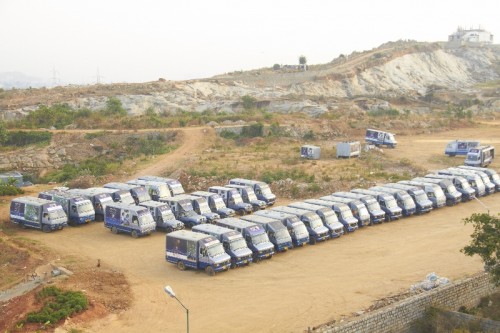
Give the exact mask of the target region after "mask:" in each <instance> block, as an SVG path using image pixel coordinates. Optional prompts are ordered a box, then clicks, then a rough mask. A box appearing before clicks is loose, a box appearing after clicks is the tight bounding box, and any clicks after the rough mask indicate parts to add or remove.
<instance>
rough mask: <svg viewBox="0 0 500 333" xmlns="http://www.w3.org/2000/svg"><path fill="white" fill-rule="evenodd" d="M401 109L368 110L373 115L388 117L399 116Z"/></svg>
mask: <svg viewBox="0 0 500 333" xmlns="http://www.w3.org/2000/svg"><path fill="white" fill-rule="evenodd" d="M399 114H400V113H399V111H398V110H396V109H387V110H385V109H381V110H376V111H370V112H368V115H369V116H371V117H383V116H388V117H397V116H399Z"/></svg>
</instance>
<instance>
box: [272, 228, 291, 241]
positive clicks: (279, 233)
mask: <svg viewBox="0 0 500 333" xmlns="http://www.w3.org/2000/svg"><path fill="white" fill-rule="evenodd" d="M274 235H275V237H276V239H278V240H281V239H289V238H290V234H289V233H288V231H287V230H286V229H280V230H278V231H276V233H275V234H274Z"/></svg>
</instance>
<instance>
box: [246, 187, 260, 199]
mask: <svg viewBox="0 0 500 333" xmlns="http://www.w3.org/2000/svg"><path fill="white" fill-rule="evenodd" d="M247 195H248V200H250V201H256V200H258V199H257V196H256V195H255V192H254V191H253V190H252V189H248V190H247Z"/></svg>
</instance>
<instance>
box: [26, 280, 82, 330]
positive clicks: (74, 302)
mask: <svg viewBox="0 0 500 333" xmlns="http://www.w3.org/2000/svg"><path fill="white" fill-rule="evenodd" d="M36 298H37V300H38V301H41V302H43V303H44V305H43V308H42V309H41V310H40V311H38V312H30V313H28V316H27V319H26V320H27V321H28V322H30V323H50V324H54V323H57V322H58V321H60V320H62V319H65V318H68V317H69V316H71V315H72V314H74V313H78V312H81V311H83V310H86V309H87V308H88V300H87V297H86V296H85V295H84V294H83V293H82V292H81V291H63V290H61V289H59V288H57V287H55V286H50V287H45V288H43V289H42V290H41V291H40V292H39V293H38V294H37V295H36Z"/></svg>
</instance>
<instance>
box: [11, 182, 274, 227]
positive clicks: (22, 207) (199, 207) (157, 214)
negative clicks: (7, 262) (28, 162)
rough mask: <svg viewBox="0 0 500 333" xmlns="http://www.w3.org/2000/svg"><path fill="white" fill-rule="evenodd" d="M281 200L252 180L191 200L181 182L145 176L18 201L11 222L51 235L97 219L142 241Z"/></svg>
mask: <svg viewBox="0 0 500 333" xmlns="http://www.w3.org/2000/svg"><path fill="white" fill-rule="evenodd" d="M254 189H255V191H254ZM219 194H220V195H219ZM258 198H262V199H264V200H265V201H263V200H259V199H258ZM275 199H276V196H275V195H274V194H272V193H271V191H270V189H269V186H267V184H265V183H263V182H257V181H252V180H245V179H232V180H231V182H230V184H228V185H227V187H220V186H214V187H213V188H210V189H209V191H197V192H193V193H192V194H186V193H185V191H184V188H183V187H182V184H181V183H180V182H179V181H178V180H175V179H169V178H163V177H156V176H143V177H139V178H138V179H133V180H130V181H128V182H126V183H118V182H113V183H108V184H105V185H104V186H103V187H93V188H87V189H68V188H55V189H53V190H49V191H44V192H41V193H39V196H38V198H35V197H21V198H16V199H14V200H13V201H12V203H11V221H12V222H13V223H17V224H19V225H21V226H23V227H33V228H38V229H42V230H43V231H46V232H49V231H52V230H56V229H62V228H64V227H65V226H66V225H68V223H69V224H70V225H78V224H84V223H89V222H92V221H94V220H96V219H97V220H104V226H105V227H107V228H109V229H110V230H111V231H112V232H113V233H118V232H125V233H129V234H131V235H132V236H134V237H138V236H142V235H147V234H150V233H151V232H152V231H153V230H155V229H161V230H165V231H167V232H171V231H175V230H181V229H184V225H187V226H189V227H192V226H194V225H198V224H202V223H205V222H207V221H208V222H210V223H214V222H215V221H216V220H218V219H219V218H221V217H230V216H234V215H235V213H236V212H238V213H239V214H240V215H241V214H245V213H250V212H252V211H254V210H258V209H263V208H265V207H267V205H272V204H274V201H275ZM226 205H229V206H230V207H231V208H228V207H227V206H226ZM49 208H50V209H49Z"/></svg>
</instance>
